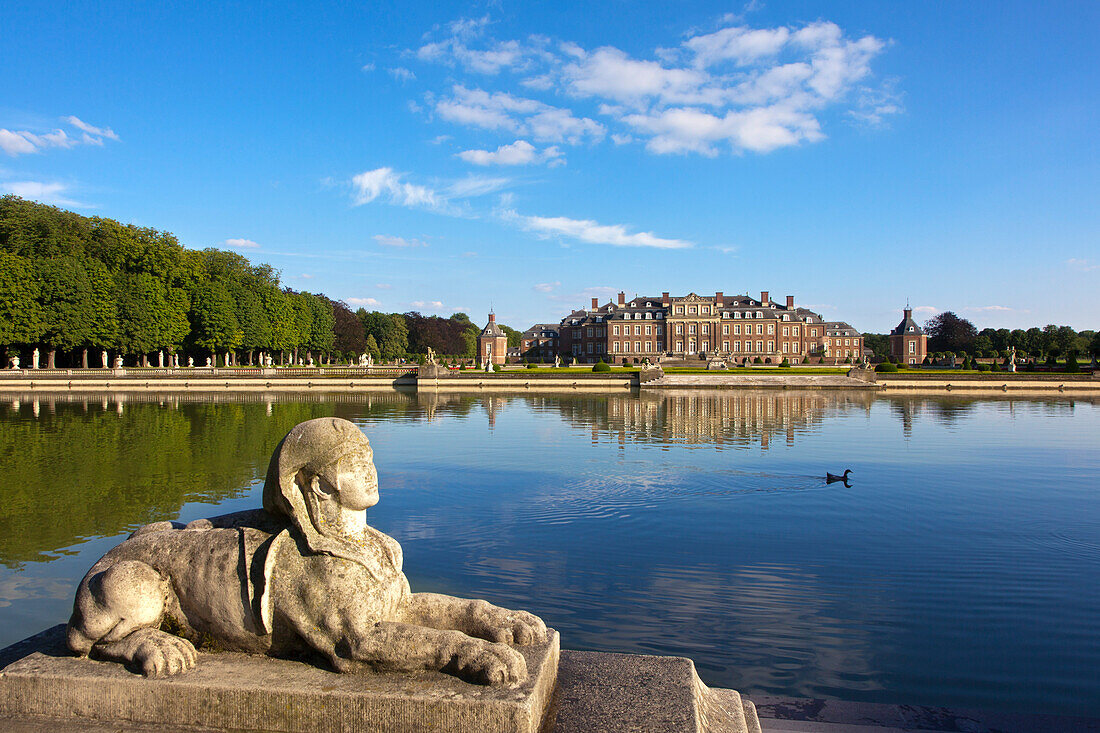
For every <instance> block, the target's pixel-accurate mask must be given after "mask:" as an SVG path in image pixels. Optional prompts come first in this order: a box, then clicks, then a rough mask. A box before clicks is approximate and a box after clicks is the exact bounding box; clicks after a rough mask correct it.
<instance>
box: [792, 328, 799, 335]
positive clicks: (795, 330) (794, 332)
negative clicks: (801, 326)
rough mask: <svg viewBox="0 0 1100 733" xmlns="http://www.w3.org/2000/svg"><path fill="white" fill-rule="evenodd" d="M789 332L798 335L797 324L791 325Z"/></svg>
mask: <svg viewBox="0 0 1100 733" xmlns="http://www.w3.org/2000/svg"><path fill="white" fill-rule="evenodd" d="M791 333H792V334H793V335H795V336H797V335H798V326H792V327H791Z"/></svg>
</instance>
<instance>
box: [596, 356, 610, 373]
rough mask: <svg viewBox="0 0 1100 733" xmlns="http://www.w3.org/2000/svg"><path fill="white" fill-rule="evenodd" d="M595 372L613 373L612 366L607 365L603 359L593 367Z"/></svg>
mask: <svg viewBox="0 0 1100 733" xmlns="http://www.w3.org/2000/svg"><path fill="white" fill-rule="evenodd" d="M592 371H594V372H609V371H611V365H610V364H605V363H604V360H603V359H600V360H599V361H597V362H596V363H595V364H594V365H593V366H592Z"/></svg>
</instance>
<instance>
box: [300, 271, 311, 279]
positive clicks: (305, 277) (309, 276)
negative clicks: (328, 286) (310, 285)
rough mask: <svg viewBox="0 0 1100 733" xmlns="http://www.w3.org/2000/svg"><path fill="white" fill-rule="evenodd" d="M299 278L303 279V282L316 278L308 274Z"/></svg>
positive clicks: (304, 273)
mask: <svg viewBox="0 0 1100 733" xmlns="http://www.w3.org/2000/svg"><path fill="white" fill-rule="evenodd" d="M298 277H300V278H302V279H303V280H312V279H313V277H314V276H313V275H310V274H309V273H308V272H303V273H302V274H301V275H299V276H298Z"/></svg>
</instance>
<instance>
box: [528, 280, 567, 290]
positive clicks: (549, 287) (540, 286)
mask: <svg viewBox="0 0 1100 733" xmlns="http://www.w3.org/2000/svg"><path fill="white" fill-rule="evenodd" d="M560 287H561V282H560V281H558V280H555V281H554V282H552V283H538V284H537V285H535V287H534V290H536V291H537V292H540V293H551V292H553V291H554V290H555V289H556V288H560Z"/></svg>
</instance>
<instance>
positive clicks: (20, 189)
mask: <svg viewBox="0 0 1100 733" xmlns="http://www.w3.org/2000/svg"><path fill="white" fill-rule="evenodd" d="M68 189H69V187H68V185H67V184H64V183H57V182H52V183H46V182H43V181H4V182H0V191H3V192H4V193H11V194H15V195H16V196H18V197H20V198H24V199H29V200H32V201H40V202H42V203H44V204H53V205H55V206H71V207H73V208H76V209H94V208H95V206H93V205H92V204H85V203H82V202H80V201H76V200H74V199H71V198H69V197H68V196H66V195H65V192H66V191H68Z"/></svg>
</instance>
